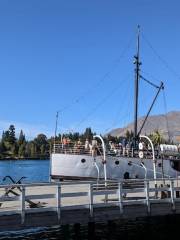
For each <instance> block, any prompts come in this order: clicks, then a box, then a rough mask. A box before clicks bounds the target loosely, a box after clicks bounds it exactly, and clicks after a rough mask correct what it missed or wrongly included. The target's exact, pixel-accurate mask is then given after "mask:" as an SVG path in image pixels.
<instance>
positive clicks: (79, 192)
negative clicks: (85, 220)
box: [0, 179, 180, 224]
mask: <svg viewBox="0 0 180 240" xmlns="http://www.w3.org/2000/svg"><path fill="white" fill-rule="evenodd" d="M165 182H166V183H165V184H164V179H157V184H156V185H155V184H154V180H139V179H138V180H137V179H133V180H122V181H118V182H117V181H107V182H106V183H105V182H104V181H102V182H99V183H98V184H97V183H95V182H92V181H89V182H77V181H76V182H75V181H74V182H58V183H56V182H52V183H41V184H14V185H0V203H1V204H0V205H1V206H0V215H6V214H14V213H19V214H20V215H21V223H22V224H23V223H24V222H25V217H26V214H27V213H29V212H46V211H56V212H57V217H58V220H59V221H60V219H61V211H62V210H69V209H81V208H88V209H89V214H90V216H91V217H92V216H93V212H94V209H95V208H97V207H106V206H119V212H120V214H123V211H124V206H126V205H135V204H143V205H146V206H147V212H148V213H150V211H151V205H152V204H153V203H165V202H166V203H171V205H172V210H175V209H176V202H180V198H178V197H176V194H175V193H176V191H180V187H179V186H178V182H177V179H167V180H165ZM40 189H41V190H40ZM14 193H15V194H14ZM162 193H164V194H166V197H163V196H162ZM102 196H104V201H102ZM109 196H110V197H111V198H110V199H109ZM127 196H128V198H127ZM112 197H113V200H112ZM70 199H71V200H70ZM37 200H46V204H45V203H43V202H42V203H41V202H37ZM28 204H29V205H28ZM44 204H45V205H44ZM7 206H8V207H7Z"/></svg>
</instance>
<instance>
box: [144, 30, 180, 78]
mask: <svg viewBox="0 0 180 240" xmlns="http://www.w3.org/2000/svg"><path fill="white" fill-rule="evenodd" d="M142 37H143V39H144V40H145V42H146V43H147V45H148V46H149V48H150V49H151V50H152V52H153V53H154V54H155V55H156V57H157V58H158V59H159V60H160V61H161V62H162V63H163V65H164V67H166V69H168V70H169V71H170V72H171V73H172V74H173V75H174V76H176V77H177V78H178V79H180V74H179V73H177V72H176V71H175V70H174V69H173V68H172V67H171V66H170V65H169V64H168V63H167V61H166V60H165V59H163V58H162V57H161V56H160V55H159V54H158V52H157V51H156V50H155V49H154V47H153V46H152V44H151V43H150V42H149V41H148V40H147V38H146V37H145V35H144V33H142Z"/></svg>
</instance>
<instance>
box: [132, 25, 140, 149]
mask: <svg viewBox="0 0 180 240" xmlns="http://www.w3.org/2000/svg"><path fill="white" fill-rule="evenodd" d="M139 36H140V26H138V29H137V53H136V55H135V56H134V64H135V80H134V147H136V145H137V138H138V134H137V120H138V95H139V78H140V76H139V72H140V65H141V63H140V61H139Z"/></svg>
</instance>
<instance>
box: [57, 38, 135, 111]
mask: <svg viewBox="0 0 180 240" xmlns="http://www.w3.org/2000/svg"><path fill="white" fill-rule="evenodd" d="M133 39H134V34H133V36H132V37H131V38H130V40H129V42H128V44H127V45H126V46H125V48H124V49H123V50H122V52H121V54H120V56H119V57H118V58H117V59H116V60H114V61H113V66H112V67H111V69H110V70H109V71H108V72H106V73H105V74H104V75H103V76H102V77H101V78H100V79H99V81H98V82H97V83H96V84H95V85H93V86H92V87H90V88H89V89H88V90H86V91H85V92H84V93H83V94H82V95H81V96H79V97H77V98H74V99H73V100H72V101H71V103H69V104H67V105H65V106H64V107H62V108H61V109H59V110H58V111H57V112H63V111H66V110H68V109H69V108H71V107H72V106H73V105H75V104H77V103H79V102H80V101H81V100H82V99H83V98H85V97H86V96H87V95H88V94H89V93H90V92H92V91H94V90H96V89H97V88H98V87H100V86H101V84H102V83H103V82H104V81H105V80H106V79H107V78H110V75H111V74H112V73H113V72H114V71H115V69H116V68H117V67H118V65H119V63H120V62H121V60H122V59H123V58H124V56H125V54H126V53H127V52H128V50H129V49H130V47H131V45H132V41H133Z"/></svg>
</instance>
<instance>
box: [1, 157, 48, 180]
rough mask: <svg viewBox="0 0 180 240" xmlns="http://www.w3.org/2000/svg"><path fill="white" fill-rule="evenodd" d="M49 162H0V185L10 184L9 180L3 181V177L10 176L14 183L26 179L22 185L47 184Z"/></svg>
mask: <svg viewBox="0 0 180 240" xmlns="http://www.w3.org/2000/svg"><path fill="white" fill-rule="evenodd" d="M49 165H50V161H49V160H1V161H0V184H5V183H11V181H10V179H8V178H7V179H6V181H3V178H4V177H5V176H11V177H12V178H13V179H14V180H15V181H18V180H19V179H20V178H21V177H26V178H25V179H23V180H22V183H32V182H48V181H49Z"/></svg>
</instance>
